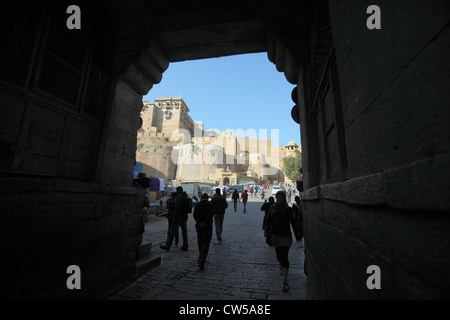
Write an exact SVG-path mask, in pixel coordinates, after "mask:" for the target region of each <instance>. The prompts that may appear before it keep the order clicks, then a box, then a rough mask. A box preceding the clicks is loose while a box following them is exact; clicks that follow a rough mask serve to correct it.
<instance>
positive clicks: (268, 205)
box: [261, 196, 275, 237]
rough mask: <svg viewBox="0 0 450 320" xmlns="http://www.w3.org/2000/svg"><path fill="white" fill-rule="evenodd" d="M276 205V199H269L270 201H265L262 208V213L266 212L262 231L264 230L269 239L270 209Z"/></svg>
mask: <svg viewBox="0 0 450 320" xmlns="http://www.w3.org/2000/svg"><path fill="white" fill-rule="evenodd" d="M274 203H275V198H274V197H272V196H271V197H269V201H267V200H265V201H264V203H263V205H262V206H261V211H264V219H263V225H262V229H263V230H264V237H267V230H266V229H267V216H268V214H269V208H270V207H271V206H272V205H273V204H274Z"/></svg>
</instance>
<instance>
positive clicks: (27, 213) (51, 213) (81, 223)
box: [0, 178, 144, 299]
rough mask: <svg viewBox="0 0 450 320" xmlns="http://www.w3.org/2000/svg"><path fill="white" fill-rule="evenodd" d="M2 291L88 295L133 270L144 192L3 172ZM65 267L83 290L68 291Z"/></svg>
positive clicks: (20, 295)
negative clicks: (76, 274) (75, 271)
mask: <svg viewBox="0 0 450 320" xmlns="http://www.w3.org/2000/svg"><path fill="white" fill-rule="evenodd" d="M0 188H1V192H0V212H1V213H2V214H1V218H0V219H1V221H0V224H1V225H2V248H3V249H4V250H2V251H3V253H4V254H5V257H4V259H5V262H4V263H3V276H4V277H5V280H4V282H3V285H2V291H3V295H2V296H6V297H8V298H10V299H93V298H99V297H100V296H102V295H104V294H105V293H106V292H108V291H109V290H112V289H113V288H115V287H116V286H119V285H121V284H122V283H124V282H126V281H128V280H130V279H131V278H132V277H133V276H134V275H135V273H136V250H137V249H138V246H139V244H140V233H139V229H140V221H141V209H142V204H143V198H144V191H143V190H142V189H138V188H135V187H120V186H105V185H99V184H94V183H84V182H76V181H70V180H60V179H38V178H1V179H0ZM70 265H77V266H78V267H80V271H81V278H80V279H81V289H80V290H69V289H68V288H67V285H66V281H67V279H68V278H69V276H70V275H71V273H70V274H68V273H67V268H68V267H69V266H70Z"/></svg>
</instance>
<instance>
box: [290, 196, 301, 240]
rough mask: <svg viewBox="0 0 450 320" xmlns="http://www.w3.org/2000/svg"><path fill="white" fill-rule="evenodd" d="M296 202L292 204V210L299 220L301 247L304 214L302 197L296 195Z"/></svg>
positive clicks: (295, 217)
mask: <svg viewBox="0 0 450 320" xmlns="http://www.w3.org/2000/svg"><path fill="white" fill-rule="evenodd" d="M294 201H295V203H294V204H293V205H292V211H293V212H294V219H295V221H296V222H297V228H298V233H299V234H300V248H302V243H301V241H302V240H303V214H302V208H301V206H300V197H299V196H295V197H294Z"/></svg>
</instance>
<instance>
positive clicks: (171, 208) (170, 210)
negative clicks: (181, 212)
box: [166, 192, 179, 246]
mask: <svg viewBox="0 0 450 320" xmlns="http://www.w3.org/2000/svg"><path fill="white" fill-rule="evenodd" d="M176 198H177V193H176V192H172V193H171V195H170V197H169V199H167V202H166V208H167V214H166V218H167V222H168V228H167V238H168V237H169V235H170V230H171V228H172V224H173V218H174V216H175V201H176ZM178 229H179V228H177V230H175V231H174V232H175V235H174V238H175V246H177V245H178V240H179V232H178Z"/></svg>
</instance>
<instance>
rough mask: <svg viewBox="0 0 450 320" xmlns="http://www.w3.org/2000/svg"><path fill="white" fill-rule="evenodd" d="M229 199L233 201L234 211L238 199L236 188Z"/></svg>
mask: <svg viewBox="0 0 450 320" xmlns="http://www.w3.org/2000/svg"><path fill="white" fill-rule="evenodd" d="M231 199H232V200H233V203H234V212H236V209H237V202H238V201H239V193H238V192H237V189H234V192H233V194H232V195H231Z"/></svg>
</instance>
